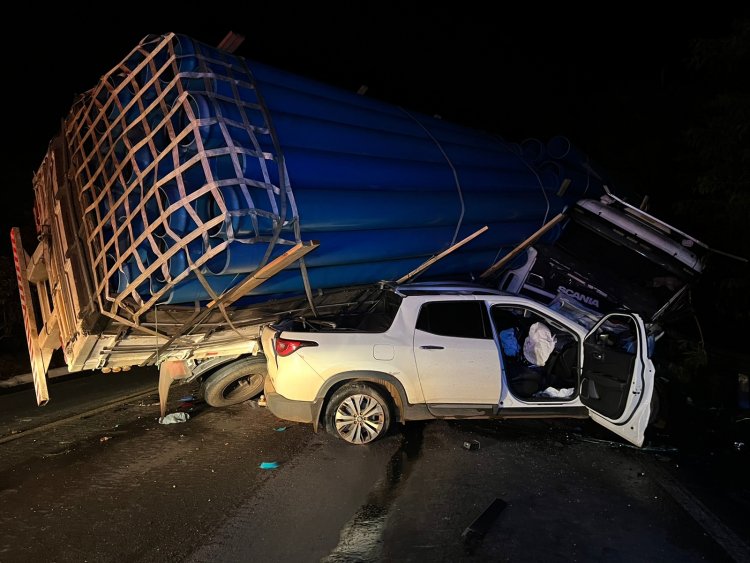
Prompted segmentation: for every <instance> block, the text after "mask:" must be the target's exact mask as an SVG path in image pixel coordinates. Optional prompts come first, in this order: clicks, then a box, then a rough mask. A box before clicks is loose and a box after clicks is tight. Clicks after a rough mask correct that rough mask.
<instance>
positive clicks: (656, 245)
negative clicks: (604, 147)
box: [498, 193, 708, 320]
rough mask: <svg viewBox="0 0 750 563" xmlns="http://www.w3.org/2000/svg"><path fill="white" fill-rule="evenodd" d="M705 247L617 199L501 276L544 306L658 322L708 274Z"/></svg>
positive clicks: (532, 249)
mask: <svg viewBox="0 0 750 563" xmlns="http://www.w3.org/2000/svg"><path fill="white" fill-rule="evenodd" d="M707 251H708V249H707V247H706V246H705V245H704V244H702V243H701V242H700V241H698V240H696V239H694V238H693V237H690V236H689V235H686V234H685V233H683V232H681V231H679V230H677V229H675V228H674V227H671V226H670V225H668V224H666V223H665V222H663V221H661V220H659V219H657V218H656V217H653V216H652V215H649V214H648V213H646V212H645V211H643V210H641V209H639V208H637V207H634V206H632V205H630V204H628V203H626V202H624V201H623V200H621V199H619V198H617V197H616V196H614V195H612V194H611V193H607V194H606V195H604V196H602V198H601V199H599V200H594V199H584V200H581V201H579V202H578V203H576V205H575V206H573V207H572V209H571V210H570V211H569V212H568V217H567V219H566V221H565V223H564V224H563V226H562V228H561V229H560V232H559V235H558V236H557V238H556V239H555V240H554V242H551V243H539V244H535V245H533V246H529V247H528V248H526V250H525V251H524V252H523V253H521V254H520V255H519V257H518V259H517V260H516V261H515V262H512V263H511V264H510V265H509V266H508V268H507V269H506V270H505V271H504V272H503V273H502V274H501V276H500V278H499V282H498V287H499V288H500V289H501V290H504V291H509V292H511V293H517V294H521V295H527V296H529V297H532V298H534V299H537V300H539V301H540V302H542V303H545V304H550V303H552V302H553V301H555V300H558V301H575V302H577V304H578V305H580V306H582V307H584V308H586V309H588V310H590V311H592V312H594V313H596V314H605V313H608V312H611V311H618V310H619V311H632V312H636V313H638V314H640V315H642V316H643V318H644V319H647V320H656V319H658V318H659V317H660V316H662V315H663V314H665V313H666V312H667V311H669V310H674V309H676V308H678V307H679V304H680V302H681V301H682V299H683V298H684V297H685V295H686V293H687V290H688V288H689V287H690V285H691V284H692V283H694V282H695V281H696V279H697V278H698V277H699V276H700V274H701V273H702V271H703V268H704V261H705V257H706V255H707Z"/></svg>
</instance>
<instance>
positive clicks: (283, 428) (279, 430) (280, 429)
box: [274, 426, 286, 432]
mask: <svg viewBox="0 0 750 563" xmlns="http://www.w3.org/2000/svg"><path fill="white" fill-rule="evenodd" d="M274 430H275V431H276V432H283V431H284V430H286V426H279V427H277V428H274Z"/></svg>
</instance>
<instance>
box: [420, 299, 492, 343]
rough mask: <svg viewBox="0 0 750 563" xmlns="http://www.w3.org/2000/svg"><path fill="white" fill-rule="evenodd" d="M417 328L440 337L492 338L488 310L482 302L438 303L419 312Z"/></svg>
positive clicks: (426, 306) (429, 305)
mask: <svg viewBox="0 0 750 563" xmlns="http://www.w3.org/2000/svg"><path fill="white" fill-rule="evenodd" d="M417 328H418V329H419V330H423V331H425V332H429V333H432V334H437V335H440V336H453V337H457V338H483V339H490V338H492V332H491V331H490V329H489V320H488V319H487V310H486V308H485V307H484V304H483V303H482V302H480V301H473V300H472V301H437V302H432V303H425V304H424V305H422V308H421V309H420V311H419V318H418V319H417Z"/></svg>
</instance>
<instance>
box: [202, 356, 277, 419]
mask: <svg viewBox="0 0 750 563" xmlns="http://www.w3.org/2000/svg"><path fill="white" fill-rule="evenodd" d="M267 373H268V369H267V367H266V357H265V356H263V355H258V356H253V357H250V358H244V359H241V360H235V361H234V362H232V363H230V364H228V365H226V366H224V367H222V368H219V369H218V370H216V371H215V372H214V373H212V374H211V375H209V376H208V377H207V378H206V380H205V381H204V382H203V398H204V399H205V401H206V402H207V403H208V404H209V405H211V406H212V407H228V406H230V405H236V404H238V403H242V402H243V401H247V400H248V399H252V398H253V397H255V396H257V395H260V394H261V393H262V392H263V384H264V382H265V379H266V374H267Z"/></svg>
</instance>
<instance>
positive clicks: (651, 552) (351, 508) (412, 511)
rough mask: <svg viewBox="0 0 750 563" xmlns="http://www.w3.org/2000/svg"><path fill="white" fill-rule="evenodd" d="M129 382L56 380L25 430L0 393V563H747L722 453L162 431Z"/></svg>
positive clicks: (183, 391) (439, 431) (484, 440)
mask: <svg viewBox="0 0 750 563" xmlns="http://www.w3.org/2000/svg"><path fill="white" fill-rule="evenodd" d="M110 375H112V374H110ZM120 375H126V374H120ZM129 375H131V376H132V377H133V379H132V380H129V382H130V383H132V385H128V384H127V383H128V380H126V379H125V378H123V379H105V378H107V377H109V375H107V376H104V375H97V376H92V377H85V378H78V379H72V380H69V381H55V382H54V383H53V388H52V392H51V395H52V397H53V400H52V401H51V402H50V404H49V405H47V406H46V407H42V409H49V408H50V407H52V406H53V405H54V404H55V400H56V399H58V405H61V404H64V405H65V408H62V406H60V407H59V408H60V412H59V413H58V414H57V415H54V414H50V413H52V412H53V411H51V410H50V411H47V414H45V415H44V416H45V419H44V420H42V419H41V418H36V419H35V418H34V415H29V410H30V409H32V410H33V409H38V410H40V408H39V407H35V406H33V397H34V395H33V390H30V389H20V390H17V391H16V392H15V393H5V394H2V395H0V413H2V414H1V415H0V507H2V510H0V562H3V563H12V562H17V561H18V562H21V561H23V562H26V561H29V562H31V561H49V562H54V561H56V562H67V561H71V562H73V561H75V562H83V561H96V562H109V561H112V562H119V561H128V562H152V561H153V562H157V561H158V562H164V561H170V562H178V561H180V562H189V563H199V562H209V561H210V562H221V561H227V562H238V561H263V562H275V561H278V562H296V561H299V562H308V561H325V562H343V561H399V562H400V561H424V560H430V561H446V562H447V561H451V562H453V561H628V562H630V561H644V562H645V561H649V562H651V561H657V560H659V561H687V562H690V561H727V562H731V561H749V560H750V556H749V555H748V554H750V549H749V548H748V543H749V542H750V532H749V531H748V530H750V528H749V527H747V521H748V519H747V512H743V511H742V508H743V507H744V506H746V505H745V504H743V502H744V500H745V497H744V496H743V495H746V489H742V488H741V487H739V488H738V485H741V483H742V479H743V476H744V479H745V481H746V480H747V475H748V474H750V473H748V472H747V465H746V464H747V456H746V455H744V454H742V453H741V452H737V454H738V455H737V456H735V457H733V458H731V459H729V460H727V461H728V463H723V461H724V460H721V462H719V463H716V464H715V467H711V465H712V464H710V463H707V462H706V461H705V460H703V461H702V462H700V463H699V462H698V461H697V460H698V456H697V454H695V453H694V452H691V456H686V455H685V454H684V453H683V452H682V451H681V450H679V449H677V448H675V447H674V446H673V445H670V444H668V443H658V442H660V438H659V436H658V435H657V436H652V437H651V439H650V441H649V444H648V446H647V447H646V448H643V449H636V448H632V447H629V446H627V445H625V444H624V443H623V442H621V441H619V440H618V439H616V438H615V437H614V436H612V435H609V434H607V433H606V432H605V431H603V430H602V431H601V432H600V431H599V430H598V429H597V428H596V427H595V426H593V425H589V424H580V421H555V422H554V423H549V422H541V421H533V420H529V421H513V422H477V421H433V422H427V423H414V424H410V425H408V426H406V427H399V428H396V429H395V431H394V432H393V433H392V434H391V435H389V436H388V437H386V438H385V439H383V440H381V441H379V442H376V443H374V444H371V445H370V446H366V447H356V446H350V445H347V444H344V443H343V442H341V441H340V440H335V439H333V438H332V437H329V436H328V435H326V434H325V433H320V434H314V433H313V432H312V429H311V428H310V427H308V426H305V425H298V424H291V423H287V422H282V421H279V420H277V419H276V418H275V417H274V416H273V415H271V413H270V412H269V411H268V410H267V409H265V408H262V407H259V406H258V405H257V403H256V402H254V401H248V402H246V403H243V404H241V405H236V406H233V407H230V408H226V409H212V408H208V407H206V406H205V405H204V404H202V403H201V401H200V400H199V398H198V399H196V400H194V401H180V399H181V398H186V397H187V396H189V395H191V394H192V395H197V391H198V390H197V389H195V388H193V387H191V386H190V385H182V386H178V387H174V388H173V390H172V393H171V397H170V399H171V400H170V405H169V406H170V411H172V412H176V411H179V410H184V411H185V412H188V413H189V414H190V415H191V418H190V419H189V420H188V421H187V422H185V423H180V424H170V425H161V424H159V423H158V416H159V407H158V399H157V395H156V392H155V383H156V379H155V374H153V373H142V374H140V373H135V374H133V373H131V374H129ZM121 381H122V383H120V382H121ZM115 382H117V383H115ZM150 389H151V390H150ZM89 393H94V394H95V395H94V398H93V399H88V398H87V397H88V396H89ZM67 396H70V399H63V398H62V397H67ZM122 397H126V399H124V400H119V401H117V399H118V398H120V399H122ZM27 401H28V402H27ZM68 401H70V402H68ZM106 403H111V406H109V407H108V408H101V405H103V404H106ZM29 405H31V406H29ZM76 405H77V406H76ZM38 416H41V415H38ZM29 419H31V420H29ZM40 424H44V425H45V426H41V427H40V426H39V425H40ZM471 440H476V441H477V442H478V444H479V448H478V449H474V450H469V449H466V448H464V443H465V442H470V441H471ZM708 457H709V458H710V457H711V456H710V455H709V456H708ZM716 461H717V462H718V461H719V460H718V459H717V460H716ZM729 462H731V463H729ZM262 464H271V465H272V467H275V468H272V469H263V468H262ZM709 468H711V473H712V474H713V475H714V478H715V477H716V475H721V479H720V481H721V482H720V483H716V482H713V483H710V484H709V483H706V482H704V477H705V476H706V475H708V473H709V471H708V469H709ZM722 471H723V472H722Z"/></svg>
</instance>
